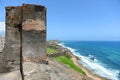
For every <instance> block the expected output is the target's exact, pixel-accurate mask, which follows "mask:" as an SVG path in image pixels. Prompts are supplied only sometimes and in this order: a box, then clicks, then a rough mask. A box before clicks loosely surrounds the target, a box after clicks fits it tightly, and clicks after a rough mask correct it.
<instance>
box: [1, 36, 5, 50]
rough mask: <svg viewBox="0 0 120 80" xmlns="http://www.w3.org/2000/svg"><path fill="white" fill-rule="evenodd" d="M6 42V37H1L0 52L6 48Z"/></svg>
mask: <svg viewBox="0 0 120 80" xmlns="http://www.w3.org/2000/svg"><path fill="white" fill-rule="evenodd" d="M4 44H5V38H4V37H0V52H2V50H3V48H4Z"/></svg>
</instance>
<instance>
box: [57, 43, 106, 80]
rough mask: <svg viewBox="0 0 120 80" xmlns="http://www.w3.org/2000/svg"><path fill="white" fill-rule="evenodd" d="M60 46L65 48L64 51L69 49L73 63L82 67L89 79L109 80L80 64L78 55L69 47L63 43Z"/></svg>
mask: <svg viewBox="0 0 120 80" xmlns="http://www.w3.org/2000/svg"><path fill="white" fill-rule="evenodd" d="M58 45H59V46H60V47H61V48H63V49H67V50H68V52H70V55H71V60H72V61H73V63H74V64H75V65H76V66H78V67H80V68H81V69H82V70H83V71H84V72H85V73H86V75H87V76H88V77H90V78H92V79H93V80H108V79H107V78H105V77H101V76H99V75H97V74H95V73H94V72H92V71H90V70H89V69H88V68H86V67H84V66H83V64H81V63H79V62H78V61H79V60H80V58H79V57H78V56H76V55H74V53H73V51H71V49H70V48H69V47H66V46H64V45H63V44H61V43H58Z"/></svg>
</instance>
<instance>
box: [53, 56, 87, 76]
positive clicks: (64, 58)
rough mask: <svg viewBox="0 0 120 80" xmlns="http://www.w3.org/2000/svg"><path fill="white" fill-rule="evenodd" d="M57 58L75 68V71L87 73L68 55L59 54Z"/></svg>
mask: <svg viewBox="0 0 120 80" xmlns="http://www.w3.org/2000/svg"><path fill="white" fill-rule="evenodd" d="M55 59H57V60H58V61H60V62H61V63H64V64H65V65H67V66H69V67H70V68H72V69H74V70H75V71H77V72H79V73H81V74H83V75H86V74H85V72H84V71H83V70H82V69H80V68H79V67H78V66H76V65H75V64H74V63H73V61H72V60H71V59H70V58H68V57H66V56H58V57H56V58H55Z"/></svg>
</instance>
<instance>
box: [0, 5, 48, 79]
mask: <svg viewBox="0 0 120 80" xmlns="http://www.w3.org/2000/svg"><path fill="white" fill-rule="evenodd" d="M45 59H46V8H45V7H44V6H39V5H29V4H23V6H17V7H13V6H12V7H6V35H5V47H4V49H3V52H0V73H1V74H0V80H24V75H23V74H24V71H23V66H22V64H23V61H33V62H40V61H41V60H43V61H44V60H45ZM10 75H11V78H10ZM12 76H13V77H12Z"/></svg>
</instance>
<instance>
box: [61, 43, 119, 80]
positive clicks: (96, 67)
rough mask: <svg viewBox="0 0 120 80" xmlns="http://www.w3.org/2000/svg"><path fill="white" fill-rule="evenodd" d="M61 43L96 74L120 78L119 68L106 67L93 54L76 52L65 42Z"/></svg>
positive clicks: (112, 78) (116, 79)
mask: <svg viewBox="0 0 120 80" xmlns="http://www.w3.org/2000/svg"><path fill="white" fill-rule="evenodd" d="M59 45H60V46H62V47H64V48H68V49H69V50H70V51H71V52H72V53H73V54H74V55H75V56H78V57H79V58H80V61H79V62H80V63H81V64H83V66H85V67H86V68H88V69H90V70H91V71H92V72H94V73H95V74H97V75H100V76H102V77H106V78H108V79H110V80H120V79H119V77H118V76H119V73H120V72H119V70H114V69H110V68H107V67H105V64H102V63H101V62H100V61H98V60H97V59H96V58H95V57H94V56H92V55H88V56H87V57H86V56H82V55H80V53H79V52H76V50H75V49H72V48H70V47H67V46H65V45H64V43H60V44H59ZM91 58H92V59H91Z"/></svg>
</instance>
